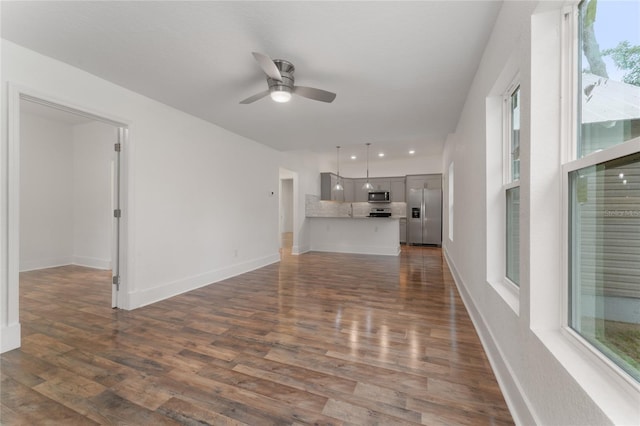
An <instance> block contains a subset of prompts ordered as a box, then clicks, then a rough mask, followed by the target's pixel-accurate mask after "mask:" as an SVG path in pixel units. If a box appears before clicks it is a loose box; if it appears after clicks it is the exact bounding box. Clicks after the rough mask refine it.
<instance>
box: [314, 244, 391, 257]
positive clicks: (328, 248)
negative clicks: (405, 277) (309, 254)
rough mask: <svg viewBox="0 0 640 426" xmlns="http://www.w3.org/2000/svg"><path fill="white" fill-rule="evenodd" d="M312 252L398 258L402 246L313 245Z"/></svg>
mask: <svg viewBox="0 0 640 426" xmlns="http://www.w3.org/2000/svg"><path fill="white" fill-rule="evenodd" d="M311 250H312V251H323V252H332V253H350V254H373V255H383V256H398V255H399V254H400V245H399V244H398V246H397V247H389V246H379V247H375V246H357V245H331V244H313V245H312V246H311Z"/></svg>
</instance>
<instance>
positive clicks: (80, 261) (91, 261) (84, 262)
mask: <svg viewBox="0 0 640 426" xmlns="http://www.w3.org/2000/svg"><path fill="white" fill-rule="evenodd" d="M72 263H73V264H74V265H78V266H86V267H87V268H95V269H103V270H109V269H111V259H98V258H95V257H86V256H73V262H72Z"/></svg>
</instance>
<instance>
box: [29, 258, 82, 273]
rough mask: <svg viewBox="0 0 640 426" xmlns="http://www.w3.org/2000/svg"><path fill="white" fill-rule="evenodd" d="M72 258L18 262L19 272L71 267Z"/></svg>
mask: <svg viewBox="0 0 640 426" xmlns="http://www.w3.org/2000/svg"><path fill="white" fill-rule="evenodd" d="M72 263H73V257H71V256H69V257H55V258H50V259H34V260H20V272H27V271H35V270H37V269H47V268H55V267H58V266H65V265H71V264H72Z"/></svg>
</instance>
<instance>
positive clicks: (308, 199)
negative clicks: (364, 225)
mask: <svg viewBox="0 0 640 426" xmlns="http://www.w3.org/2000/svg"><path fill="white" fill-rule="evenodd" d="M304 201H305V216H307V217H351V216H353V217H365V216H369V212H370V210H371V208H372V207H390V208H391V216H392V217H405V216H406V214H407V204H406V203H389V204H369V203H346V202H345V203H343V202H340V201H323V200H321V199H320V197H318V196H317V195H310V194H307V195H305V200H304ZM352 211H353V213H352V214H350V213H351V212H352Z"/></svg>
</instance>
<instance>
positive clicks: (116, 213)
mask: <svg viewBox="0 0 640 426" xmlns="http://www.w3.org/2000/svg"><path fill="white" fill-rule="evenodd" d="M113 217H115V218H120V217H122V210H120V209H115V210H114V211H113Z"/></svg>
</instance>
